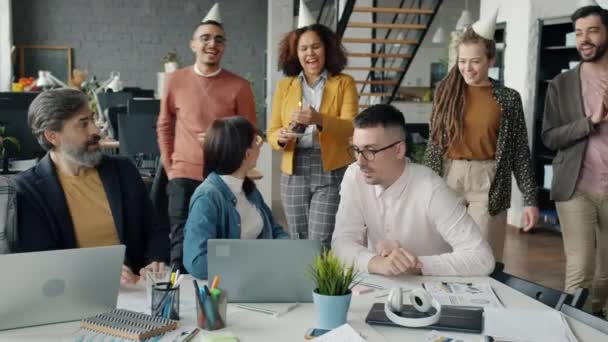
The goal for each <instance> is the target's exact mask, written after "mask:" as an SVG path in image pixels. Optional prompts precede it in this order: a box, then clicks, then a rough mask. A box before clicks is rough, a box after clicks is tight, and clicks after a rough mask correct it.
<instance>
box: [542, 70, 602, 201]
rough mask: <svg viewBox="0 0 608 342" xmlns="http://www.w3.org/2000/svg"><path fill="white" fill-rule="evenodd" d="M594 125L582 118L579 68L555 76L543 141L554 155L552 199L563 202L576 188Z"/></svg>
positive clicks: (583, 113)
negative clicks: (555, 153)
mask: <svg viewBox="0 0 608 342" xmlns="http://www.w3.org/2000/svg"><path fill="white" fill-rule="evenodd" d="M592 132H593V123H592V122H591V121H590V120H589V119H588V118H587V117H586V116H585V108H584V106H583V96H582V93H581V78H580V65H579V66H578V67H576V69H574V70H570V71H567V72H564V73H562V74H560V75H557V76H556V77H555V78H554V79H553V80H552V81H551V82H550V83H549V88H548V89H547V96H546V98H545V113H544V117H543V130H542V139H543V143H544V144H545V146H547V147H548V148H550V149H552V150H556V151H557V155H556V156H555V158H554V159H553V181H552V183H551V199H553V200H555V201H566V200H568V199H570V197H571V196H572V194H573V193H574V190H575V188H576V182H577V181H578V176H579V173H580V170H581V165H582V163H583V156H584V155H585V148H586V147H587V139H588V137H589V135H590V134H591V133H592Z"/></svg>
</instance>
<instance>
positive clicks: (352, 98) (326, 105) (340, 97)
mask: <svg viewBox="0 0 608 342" xmlns="http://www.w3.org/2000/svg"><path fill="white" fill-rule="evenodd" d="M300 101H302V85H301V83H300V78H299V77H297V76H296V77H286V78H283V79H282V80H280V81H279V83H278V85H277V89H276V91H275V93H274V97H273V100H272V114H271V116H272V117H271V119H270V127H269V128H268V142H269V143H270V145H271V146H272V148H273V149H275V150H283V160H282V161H281V171H283V172H285V173H286V174H288V175H291V174H293V163H294V151H295V148H296V142H295V141H291V142H290V143H288V144H287V145H285V146H284V147H281V146H279V142H278V134H279V130H280V129H281V128H283V127H284V128H287V127H288V126H289V123H290V122H291V113H293V111H294V110H296V108H298V102H300ZM358 106H359V100H358V96H357V88H356V87H355V81H354V80H353V78H352V77H350V76H349V75H345V74H338V75H334V76H331V77H329V78H328V79H327V81H326V82H325V88H324V90H323V99H322V100H321V108H320V109H319V111H318V112H319V113H320V114H321V115H322V117H323V125H322V127H323V128H322V130H319V143H320V145H321V159H322V161H323V170H324V171H331V170H335V169H339V168H341V167H343V166H346V165H348V164H350V163H352V162H353V159H352V158H351V157H350V155H349V154H348V152H347V151H346V149H347V147H348V143H349V139H350V138H351V137H352V135H353V122H352V120H353V118H354V117H355V116H356V115H357V112H358Z"/></svg>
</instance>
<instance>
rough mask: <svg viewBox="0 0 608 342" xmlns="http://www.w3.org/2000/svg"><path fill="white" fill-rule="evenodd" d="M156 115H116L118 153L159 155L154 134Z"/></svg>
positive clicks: (152, 156) (150, 156) (126, 154)
mask: <svg viewBox="0 0 608 342" xmlns="http://www.w3.org/2000/svg"><path fill="white" fill-rule="evenodd" d="M156 119H157V116H156V115H147V114H142V115H124V114H119V115H118V141H119V142H120V154H121V155H125V156H131V157H132V156H136V155H139V154H145V155H146V156H147V157H148V158H152V159H153V158H154V157H155V156H158V155H160V151H159V148H158V139H157V135H156Z"/></svg>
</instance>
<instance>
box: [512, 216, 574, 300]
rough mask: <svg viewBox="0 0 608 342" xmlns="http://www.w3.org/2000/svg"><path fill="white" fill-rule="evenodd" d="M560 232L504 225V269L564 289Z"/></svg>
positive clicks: (562, 250) (564, 260)
mask: <svg viewBox="0 0 608 342" xmlns="http://www.w3.org/2000/svg"><path fill="white" fill-rule="evenodd" d="M563 248H564V247H563V243H562V238H561V235H558V234H556V233H552V232H549V231H546V230H535V231H533V232H532V233H520V232H518V230H517V229H516V228H514V227H511V226H509V227H507V238H506V242H505V250H504V263H505V272H507V273H510V274H513V275H516V276H518V277H521V278H524V279H528V280H532V281H534V282H537V283H539V284H542V285H544V286H547V287H551V288H554V289H557V290H563V288H564V272H565V263H566V258H565V256H564V249H563Z"/></svg>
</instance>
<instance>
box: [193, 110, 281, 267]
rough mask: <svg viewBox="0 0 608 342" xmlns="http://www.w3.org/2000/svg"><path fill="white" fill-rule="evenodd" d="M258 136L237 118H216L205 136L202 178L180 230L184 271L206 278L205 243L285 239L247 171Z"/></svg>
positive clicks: (257, 146)
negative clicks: (183, 225) (184, 223)
mask: <svg viewBox="0 0 608 342" xmlns="http://www.w3.org/2000/svg"><path fill="white" fill-rule="evenodd" d="M262 143H263V140H262V138H261V137H260V136H259V135H257V134H256V133H255V129H254V127H253V126H252V125H251V123H249V121H247V119H245V118H243V117H240V116H233V117H228V118H225V119H218V120H215V121H214V122H213V123H212V124H211V126H210V127H209V129H208V130H207V134H206V136H205V143H204V145H203V151H204V156H205V165H204V168H203V170H204V171H203V176H204V177H205V180H204V181H203V183H202V184H201V185H199V186H198V188H197V189H196V190H195V191H194V194H193V195H192V198H191V199H190V211H189V214H188V220H187V221H186V226H185V228H184V267H185V268H186V270H188V272H190V273H191V274H192V275H193V276H194V277H196V278H199V279H207V241H208V240H209V239H287V238H288V235H287V233H286V232H285V231H284V230H283V228H282V227H281V226H279V225H278V224H277V223H276V222H275V220H274V217H273V216H272V212H271V211H270V209H269V208H268V206H267V205H266V203H264V199H263V198H262V194H260V192H259V191H258V190H257V188H256V186H255V183H254V182H253V181H252V180H251V179H249V178H247V177H246V176H245V175H246V174H247V172H248V171H249V170H251V169H253V168H254V167H255V164H256V161H257V159H258V157H259V155H260V147H261V145H262Z"/></svg>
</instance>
